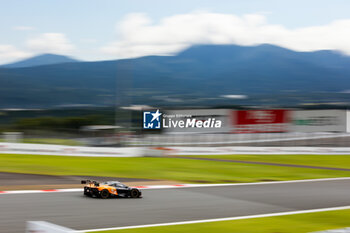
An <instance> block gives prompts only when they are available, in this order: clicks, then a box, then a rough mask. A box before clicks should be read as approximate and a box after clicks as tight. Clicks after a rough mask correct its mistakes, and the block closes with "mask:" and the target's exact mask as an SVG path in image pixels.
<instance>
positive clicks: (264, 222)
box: [99, 210, 350, 233]
mask: <svg viewBox="0 0 350 233" xmlns="http://www.w3.org/2000/svg"><path fill="white" fill-rule="evenodd" d="M349 219H350V210H337V211H325V212H318V213H308V214H295V215H286V216H278V217H264V218H254V219H244V220H232V221H221V222H211V223H196V224H185V225H175V226H160V227H149V228H139V229H127V230H111V231H100V232H99V233H102V232H105V233H113V232H116V233H158V232H167V233H178V232H191V233H211V232H239V233H256V232H259V233H296V232H297V233H306V232H316V231H323V230H329V229H337V228H345V227H350V223H349Z"/></svg>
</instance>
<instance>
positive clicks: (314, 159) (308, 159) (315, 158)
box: [193, 155, 350, 168]
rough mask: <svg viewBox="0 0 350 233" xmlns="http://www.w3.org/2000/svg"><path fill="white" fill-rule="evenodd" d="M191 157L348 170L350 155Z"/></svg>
mask: <svg viewBox="0 0 350 233" xmlns="http://www.w3.org/2000/svg"><path fill="white" fill-rule="evenodd" d="M193 157H202V158H217V159H232V160H242V161H257V162H272V163H285V164H298V165H310V166H323V167H335V168H350V155H206V156H193Z"/></svg>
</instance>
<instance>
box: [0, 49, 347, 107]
mask: <svg viewBox="0 0 350 233" xmlns="http://www.w3.org/2000/svg"><path fill="white" fill-rule="evenodd" d="M46 56H47V55H46ZM54 56H58V55H54ZM49 57H50V56H49ZM60 57H61V58H62V57H64V56H60ZM41 58H43V57H41ZM44 58H45V56H44ZM56 58H57V57H56ZM64 58H67V57H64ZM44 60H46V58H45V59H44ZM48 60H49V59H47V60H46V64H48V63H47V62H48ZM75 61H76V60H73V61H72V59H70V58H68V60H67V59H63V60H60V61H59V62H60V63H59V64H57V63H56V64H52V63H51V64H50V65H43V63H35V64H36V66H35V67H34V66H31V67H26V68H11V69H7V68H5V67H0V107H3V108H5V107H6V108H22V107H26V108H28V107H31V108H41V107H51V106H61V105H64V106H67V105H76V104H79V105H81V104H84V105H87V104H90V105H91V104H92V105H114V104H115V101H116V91H118V90H119V88H120V89H123V90H128V93H127V94H128V97H125V96H126V93H119V95H117V97H118V96H121V97H120V102H121V104H123V105H128V102H127V101H125V102H123V101H124V99H123V98H130V99H131V101H132V104H138V105H151V106H159V105H163V106H166V105H171V104H172V105H175V104H176V105H180V104H184V105H185V104H187V105H192V106H195V105H199V104H200V103H202V104H203V105H207V104H213V105H214V104H217V103H223V101H224V103H229V104H240V105H247V104H251V105H260V104H261V103H263V104H269V105H272V104H274V105H278V104H279V105H284V106H286V105H292V106H293V105H296V104H299V103H304V102H305V101H307V103H309V102H311V103H312V102H322V101H323V102H325V103H328V102H335V103H349V104H350V96H349V94H347V92H346V91H347V90H350V57H349V56H346V55H344V54H342V53H340V52H338V51H331V50H322V51H314V52H298V51H293V50H289V49H286V48H282V47H278V46H274V45H268V44H263V45H256V46H239V45H196V46H192V47H190V48H188V49H186V50H184V51H182V52H180V53H179V54H177V55H175V56H146V57H139V58H132V59H123V60H111V61H97V62H75ZM55 62H57V60H55ZM39 64H40V66H38V65H39ZM32 65H33V63H32ZM12 67H13V65H12ZM22 67H23V66H22ZM118 85H120V86H119V87H118ZM116 87H117V88H116ZM129 90H130V91H129ZM223 95H246V96H248V98H246V99H241V100H239V101H238V100H231V99H228V100H223V98H221V97H220V96H223Z"/></svg>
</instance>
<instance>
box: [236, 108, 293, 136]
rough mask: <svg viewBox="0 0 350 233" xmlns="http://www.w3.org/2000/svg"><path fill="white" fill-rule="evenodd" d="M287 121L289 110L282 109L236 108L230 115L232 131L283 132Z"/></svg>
mask: <svg viewBox="0 0 350 233" xmlns="http://www.w3.org/2000/svg"><path fill="white" fill-rule="evenodd" d="M288 122H289V111H288V110H284V109H272V110H238V111H232V117H231V123H232V125H233V126H234V133H273V132H285V131H287V126H288Z"/></svg>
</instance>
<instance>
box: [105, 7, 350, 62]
mask: <svg viewBox="0 0 350 233" xmlns="http://www.w3.org/2000/svg"><path fill="white" fill-rule="evenodd" d="M117 35H118V40H117V41H114V42H111V43H109V44H108V45H106V46H104V47H103V48H102V49H101V50H102V51H103V52H104V53H106V54H110V55H113V56H116V57H118V58H127V57H138V56H144V55H168V54H172V53H175V52H177V51H179V50H181V49H184V48H186V47H188V46H190V45H193V44H239V45H254V44H261V43H270V44H275V45H279V46H282V47H286V48H289V49H293V50H298V51H313V50H322V49H335V50H340V51H343V52H344V53H347V54H350V43H349V41H350V19H344V20H337V21H333V22H330V23H329V24H326V25H321V26H314V27H303V28H297V29H288V28H286V27H284V26H282V25H278V24H270V23H268V22H267V20H266V17H265V16H264V15H263V14H250V15H244V16H236V15H232V14H217V13H210V12H193V13H189V14H181V15H174V16H170V17H166V18H163V19H162V20H161V21H160V22H158V23H153V22H152V20H151V19H150V18H149V17H148V16H146V15H144V14H130V15H128V16H127V17H125V18H124V19H123V20H122V21H121V22H120V23H119V24H117Z"/></svg>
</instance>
